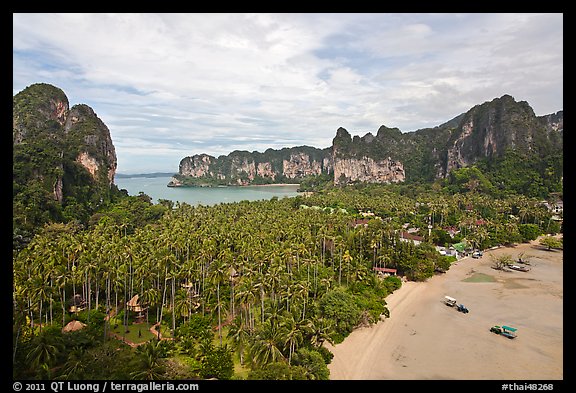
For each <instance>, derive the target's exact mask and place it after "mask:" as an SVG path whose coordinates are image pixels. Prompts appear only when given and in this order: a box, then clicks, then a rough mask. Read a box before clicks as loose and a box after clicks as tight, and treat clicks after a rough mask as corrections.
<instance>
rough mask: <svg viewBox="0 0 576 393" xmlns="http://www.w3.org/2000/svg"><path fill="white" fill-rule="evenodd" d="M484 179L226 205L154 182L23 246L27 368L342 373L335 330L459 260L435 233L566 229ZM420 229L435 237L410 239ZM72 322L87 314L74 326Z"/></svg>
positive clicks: (199, 374) (16, 312)
mask: <svg viewBox="0 0 576 393" xmlns="http://www.w3.org/2000/svg"><path fill="white" fill-rule="evenodd" d="M479 174H480V175H479ZM482 176H484V175H483V174H482V172H481V171H480V169H478V168H476V169H475V170H472V171H470V170H468V172H466V171H463V172H462V173H460V177H459V174H458V172H456V173H455V174H454V178H449V179H447V180H445V181H442V182H437V183H435V184H426V185H422V184H396V185H374V184H372V185H367V184H362V185H356V186H348V187H334V186H332V185H330V186H327V187H324V188H320V186H319V185H318V184H317V185H316V192H315V193H313V194H312V195H309V196H298V197H295V198H285V199H277V198H273V199H271V200H269V201H258V202H248V201H244V202H239V203H231V204H219V205H216V206H190V205H187V204H174V203H172V202H171V201H160V203H158V204H156V205H155V204H152V203H151V201H150V198H149V197H147V196H146V195H145V194H141V195H139V196H130V197H129V196H124V197H118V200H116V201H114V202H110V203H108V204H106V205H105V206H103V207H102V208H100V209H99V210H98V211H97V212H96V213H94V214H92V215H90V217H89V218H88V219H87V220H86V221H85V222H80V221H78V220H71V221H68V222H65V223H63V222H61V223H58V222H51V223H48V224H46V225H44V226H43V227H42V228H41V230H40V231H39V232H38V234H37V235H35V236H34V237H33V238H32V239H31V240H30V241H29V242H28V243H26V245H25V246H24V247H22V249H16V248H15V250H14V256H13V266H14V295H13V296H14V308H13V333H14V334H13V352H12V355H13V364H14V368H13V376H14V378H17V379H188V378H190V379H194V378H218V379H328V378H329V371H328V368H327V365H328V364H329V363H330V361H331V357H332V354H331V353H330V352H329V351H328V350H327V349H326V348H324V347H323V345H322V344H323V342H325V341H328V342H332V343H338V342H341V341H342V340H343V339H344V338H345V337H346V336H347V335H349V334H350V332H351V331H352V330H353V329H355V328H356V327H358V326H361V325H365V324H373V323H378V321H379V320H380V318H381V317H386V316H388V315H389V312H388V310H387V308H386V300H385V299H386V296H387V295H388V294H390V293H392V292H393V291H394V290H396V289H398V288H399V287H400V286H401V285H402V281H401V279H400V278H399V277H405V278H406V279H409V280H419V281H420V280H426V279H428V278H429V277H432V276H433V275H434V274H442V273H439V272H443V271H446V270H448V269H449V268H450V263H451V262H452V261H453V260H454V259H453V257H447V256H442V255H440V253H438V252H437V251H436V249H435V247H434V246H435V245H440V246H448V245H450V244H452V243H457V242H464V243H465V244H467V247H468V248H469V249H485V248H488V247H492V246H495V245H499V244H513V243H519V242H522V241H529V240H533V239H535V238H536V236H538V235H540V234H542V233H556V232H559V231H561V227H560V225H559V224H558V222H557V221H555V220H554V219H553V217H552V213H551V212H550V211H549V210H548V209H547V208H546V207H545V206H544V205H543V204H542V203H541V200H540V199H537V198H531V197H527V196H524V195H518V194H515V193H513V192H510V193H505V195H503V196H502V197H495V196H493V195H492V194H491V193H494V192H495V191H494V188H493V187H489V186H488V184H491V182H490V181H489V180H487V179H484V178H483V177H482ZM486 182H488V183H486ZM318 183H319V184H320V183H321V182H318ZM485 186H486V187H485ZM428 225H430V226H431V228H430V230H428ZM409 228H414V229H418V234H419V235H421V236H422V237H423V238H424V239H423V240H424V241H423V242H422V243H420V244H418V245H416V244H414V243H412V242H410V241H403V240H401V239H400V234H401V233H402V231H403V230H407V229H409ZM449 231H452V232H453V233H454V232H455V233H456V234H455V235H454V237H451V235H450V234H449ZM373 267H388V268H393V269H397V273H398V275H397V276H394V275H392V276H388V277H381V276H379V275H377V274H376V273H375V272H374V270H373ZM135 295H138V297H137V298H136V297H135ZM73 320H76V321H80V322H82V323H84V324H85V325H86V326H85V327H84V328H83V329H81V330H78V331H73V332H62V329H63V327H64V326H67V325H68V323H69V322H70V321H73ZM153 326H156V327H155V329H156V330H152V331H150V327H152V329H154V327H153ZM158 331H159V332H160V335H158V333H154V332H158ZM158 338H162V340H159V339H158ZM123 341H126V342H133V343H136V344H141V345H138V346H136V347H131V346H130V345H127V344H126V343H125V342H123ZM111 365H113V366H111Z"/></svg>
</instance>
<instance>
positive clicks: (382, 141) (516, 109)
mask: <svg viewBox="0 0 576 393" xmlns="http://www.w3.org/2000/svg"><path fill="white" fill-rule="evenodd" d="M563 127H564V122H563V112H562V111H559V112H557V113H555V114H551V115H547V116H541V117H536V116H535V115H534V111H533V110H532V108H531V107H530V106H529V105H528V103H526V102H525V101H520V102H517V101H515V100H514V98H513V97H511V96H509V95H504V96H502V97H500V98H495V99H494V100H492V101H489V102H485V103H483V104H480V105H476V106H474V107H473V108H471V109H470V110H469V111H467V112H466V113H462V114H460V115H458V116H456V117H454V118H453V119H451V120H449V121H447V122H445V123H443V124H441V125H439V126H437V127H434V128H425V129H420V130H417V131H412V132H404V133H403V132H402V131H400V130H399V129H398V128H389V127H386V126H381V127H380V128H379V129H378V132H377V134H376V135H374V134H372V133H370V132H369V133H366V134H365V135H364V136H362V137H360V136H354V137H352V135H351V134H350V133H349V132H348V131H347V130H346V129H344V128H342V127H340V128H339V129H338V130H337V131H336V136H335V137H334V139H333V141H332V146H331V147H329V148H326V149H322V150H320V149H314V148H311V147H300V148H291V149H282V150H280V151H275V150H271V149H269V150H267V151H266V153H258V152H253V153H249V152H233V153H231V154H230V155H229V156H221V157H219V158H217V159H216V158H214V157H210V156H206V155H202V154H201V155H195V156H192V157H186V158H184V159H183V160H182V161H181V163H180V172H179V175H178V176H179V177H178V179H177V180H179V181H180V182H181V183H182V184H185V179H186V178H202V179H206V180H209V179H213V180H214V179H215V180H217V181H220V182H221V183H222V184H241V185H245V184H254V183H256V184H257V183H263V182H297V181H298V180H299V179H302V178H304V177H306V176H313V175H320V174H331V175H333V176H334V183H335V184H336V185H341V184H349V183H355V182H367V183H396V182H403V181H405V180H411V181H433V180H434V179H438V178H444V177H446V176H448V175H449V174H450V172H451V171H453V170H454V169H458V168H461V167H466V166H469V165H472V164H474V163H476V162H478V161H479V160H481V159H485V158H488V159H491V158H493V157H501V156H502V155H503V154H504V153H505V152H506V151H507V150H509V149H512V150H515V151H518V152H520V153H522V154H540V155H541V156H544V155H546V154H548V153H549V152H551V151H552V152H553V151H561V150H562V135H563Z"/></svg>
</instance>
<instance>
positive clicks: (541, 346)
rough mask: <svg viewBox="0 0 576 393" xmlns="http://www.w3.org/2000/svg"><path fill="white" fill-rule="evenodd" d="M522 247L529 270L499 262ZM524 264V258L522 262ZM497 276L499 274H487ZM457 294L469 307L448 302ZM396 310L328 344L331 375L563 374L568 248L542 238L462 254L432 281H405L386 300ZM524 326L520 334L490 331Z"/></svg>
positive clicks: (404, 377)
mask: <svg viewBox="0 0 576 393" xmlns="http://www.w3.org/2000/svg"><path fill="white" fill-rule="evenodd" d="M520 253H524V259H528V260H529V261H530V263H531V265H530V266H529V267H530V268H531V270H530V271H529V272H521V271H514V270H508V271H500V270H495V269H493V268H492V265H493V257H491V256H500V255H504V254H508V255H510V256H511V257H512V259H513V260H514V261H515V260H516V259H517V257H518V255H519V254H520ZM520 266H523V265H520ZM487 280H493V281H487ZM446 295H448V296H451V297H454V298H456V299H457V301H458V303H462V304H464V305H465V306H466V307H467V308H468V309H469V310H470V312H469V313H468V314H464V313H461V312H458V311H456V309H455V308H452V307H449V306H447V305H446V304H445V303H444V302H443V299H444V296H446ZM386 302H387V304H388V309H389V310H390V317H389V318H386V319H384V320H383V321H381V322H379V323H378V324H376V325H373V326H371V327H365V328H359V329H357V330H356V331H354V332H352V334H351V335H350V336H348V337H347V338H346V339H345V340H344V342H343V343H340V344H337V345H336V346H332V345H330V344H326V346H327V348H328V349H330V351H331V352H332V353H333V354H334V358H333V360H332V363H331V364H330V365H329V366H328V368H329V369H330V379H332V380H433V379H434V380H480V379H482V380H562V379H563V378H564V373H563V348H564V346H563V251H561V250H555V251H547V250H545V249H544V248H543V247H542V246H540V245H539V244H538V241H533V242H531V243H524V244H519V245H516V246H515V247H502V248H498V249H495V250H490V251H486V252H485V253H484V256H483V257H482V258H479V259H474V258H471V257H468V258H464V259H461V260H460V261H458V262H456V263H455V264H453V265H452V267H451V268H450V270H449V271H448V272H447V273H445V274H442V275H437V276H434V277H432V278H430V279H429V280H428V281H426V282H420V283H418V282H406V283H404V284H403V285H402V287H401V288H400V289H398V290H397V291H395V292H394V293H392V294H391V295H389V296H388V297H387V299H386ZM493 325H508V326H512V327H515V328H517V329H518V331H517V337H516V338H515V339H508V338H506V337H504V336H500V335H497V334H494V333H492V332H490V327H491V326H493Z"/></svg>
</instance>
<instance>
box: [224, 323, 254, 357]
mask: <svg viewBox="0 0 576 393" xmlns="http://www.w3.org/2000/svg"><path fill="white" fill-rule="evenodd" d="M251 334H252V330H251V329H250V328H249V327H248V325H247V324H246V322H245V321H244V320H243V319H242V318H241V317H236V318H234V321H233V322H232V323H231V324H230V328H229V330H228V334H227V337H228V338H229V339H230V340H231V343H232V347H233V348H234V350H235V351H237V352H238V355H239V356H240V364H241V365H244V352H245V350H246V346H247V345H248V342H249V340H250V336H251Z"/></svg>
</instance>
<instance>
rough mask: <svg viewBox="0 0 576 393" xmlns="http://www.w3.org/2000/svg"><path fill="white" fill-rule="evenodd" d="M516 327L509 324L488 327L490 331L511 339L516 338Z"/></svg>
mask: <svg viewBox="0 0 576 393" xmlns="http://www.w3.org/2000/svg"><path fill="white" fill-rule="evenodd" d="M517 330H518V329H516V328H514V327H511V326H506V325H502V326H500V325H494V326H492V327H491V328H490V331H491V332H492V333H496V334H499V335H501V336H504V337H507V338H509V339H513V338H516V331H517Z"/></svg>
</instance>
